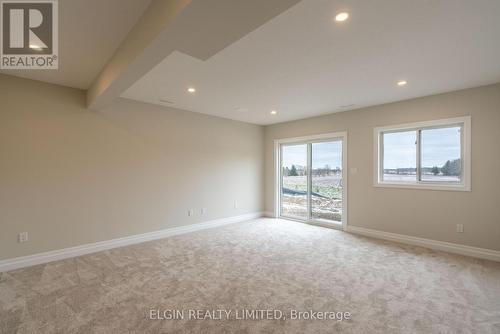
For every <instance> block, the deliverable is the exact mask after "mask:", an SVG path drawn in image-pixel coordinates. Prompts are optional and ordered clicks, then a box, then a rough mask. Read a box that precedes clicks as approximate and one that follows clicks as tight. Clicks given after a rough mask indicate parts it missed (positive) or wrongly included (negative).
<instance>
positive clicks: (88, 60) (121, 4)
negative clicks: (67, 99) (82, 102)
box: [1, 0, 151, 89]
mask: <svg viewBox="0 0 500 334" xmlns="http://www.w3.org/2000/svg"><path fill="white" fill-rule="evenodd" d="M150 2H151V0H104V1H103V0H59V69H58V70H2V71H1V72H2V73H6V74H10V75H15V76H19V77H23V78H29V79H34V80H40V81H46V82H50V83H55V84H59V85H63V86H69V87H75V88H81V89H87V88H88V87H89V86H90V84H91V83H92V81H93V80H94V79H95V77H96V76H97V74H99V72H100V71H101V69H102V68H103V66H104V65H105V64H106V62H107V61H108V59H109V58H110V57H111V56H112V55H113V53H114V52H115V50H116V48H117V47H118V45H119V44H120V43H121V41H122V40H123V39H124V38H125V36H126V35H127V34H128V32H129V31H130V29H132V27H133V26H134V24H135V23H136V22H137V20H138V19H139V18H140V17H141V15H142V13H143V12H144V10H145V9H146V8H147V6H148V5H149V3H150Z"/></svg>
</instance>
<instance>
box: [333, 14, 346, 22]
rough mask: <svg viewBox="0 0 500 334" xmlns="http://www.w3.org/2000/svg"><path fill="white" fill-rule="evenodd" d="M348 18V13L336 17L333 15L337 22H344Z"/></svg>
mask: <svg viewBox="0 0 500 334" xmlns="http://www.w3.org/2000/svg"><path fill="white" fill-rule="evenodd" d="M348 18H349V13H347V12H342V13H338V14H337V15H335V21H337V22H344V21H345V20H347V19H348Z"/></svg>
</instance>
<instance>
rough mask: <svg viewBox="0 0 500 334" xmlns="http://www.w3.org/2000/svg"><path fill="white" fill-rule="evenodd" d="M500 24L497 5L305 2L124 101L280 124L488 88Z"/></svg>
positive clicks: (161, 73)
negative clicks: (401, 83) (342, 15)
mask: <svg viewBox="0 0 500 334" xmlns="http://www.w3.org/2000/svg"><path fill="white" fill-rule="evenodd" d="M126 2H130V1H126ZM341 10H345V11H348V12H349V13H350V15H351V17H350V19H349V20H348V21H347V22H344V23H342V24H339V23H336V22H335V21H334V20H333V18H334V16H335V14H336V13H337V12H339V11H341ZM499 17H500V1H498V0H474V1H471V0H419V1H415V0H383V1H366V0H349V1H335V0H333V1H332V0H303V1H301V2H300V3H298V4H297V5H295V6H294V7H292V8H291V9H289V10H288V11H286V12H284V13H282V14H280V15H278V16H277V17H275V18H274V19H272V20H271V21H269V22H267V23H266V24H264V25H262V26H261V27H259V28H258V29H257V30H255V31H253V32H252V33H250V34H248V35H247V36H245V37H244V38H242V39H240V40H239V41H237V42H235V43H233V44H232V45H230V46H228V47H227V48H225V49H223V50H222V51H220V52H219V53H217V54H216V55H214V56H212V57H211V58H209V59H208V60H206V61H202V60H199V59H196V58H193V57H190V56H188V55H185V54H183V53H180V52H174V53H172V54H171V55H169V56H168V57H167V58H165V59H164V60H163V61H162V62H161V63H160V64H158V65H157V66H156V67H155V68H153V69H152V70H151V71H150V72H149V73H147V74H146V75H145V76H144V77H142V78H141V79H140V80H139V81H137V82H136V83H135V84H134V85H133V86H131V87H130V88H129V89H128V90H127V91H126V92H125V93H124V94H122V97H126V98H130V99H134V100H139V101H144V102H149V103H154V104H159V105H166V106H171V107H175V108H180V109H185V110H190V111H195V112H201V113H206V114H211V115H215V116H220V117H226V118H230V119H235V120H241V121H245V122H250V123H256V124H272V123H278V122H283V121H288V120H294V119H300V118H306V117H311V116H315V115H321V114H325V113H332V112H338V111H344V110H349V109H356V108H360V107H365V106H370V105H377V104H382V103H388V102H393V101H399V100H405V99H409V98H414V97H419V96H425V95H432V94H436V93H442V92H447V91H453V90H458V89H463V88H468V87H476V86H481V85H485V84H490V83H495V82H499V81H500V61H499V59H500V43H499V36H500V19H499ZM400 79H405V80H408V85H407V86H405V87H398V86H397V85H396V82H397V81H398V80H400ZM190 86H193V87H195V88H196V89H197V91H196V93H195V94H189V93H187V92H186V90H187V88H188V87H190ZM160 99H165V100H169V101H171V102H173V103H172V104H170V103H163V102H160ZM342 106H344V107H342ZM345 106H348V107H345ZM272 109H276V110H277V111H278V114H277V115H275V116H272V115H270V114H269V112H270V110H272Z"/></svg>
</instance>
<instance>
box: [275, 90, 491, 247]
mask: <svg viewBox="0 0 500 334" xmlns="http://www.w3.org/2000/svg"><path fill="white" fill-rule="evenodd" d="M464 115H471V116H472V191H471V192H452V191H436V190H433V191H432V190H420V189H418V190H415V189H394V188H375V187H373V168H374V166H373V128H374V127H376V126H384V125H390V124H401V123H408V122H416V121H427V120H434V119H442V118H449V117H457V116H464ZM343 130H346V131H347V132H348V150H347V152H348V168H351V167H357V168H358V173H357V174H356V175H350V174H349V175H348V177H349V179H348V181H349V185H348V187H349V191H348V224H349V225H353V226H360V227H365V228H370V229H375V230H380V231H386V232H393V233H400V234H407V235H411V236H416V237H422V238H429V239H434V240H440V241H448V242H454V243H460V244H466V245H470V246H476V247H482V248H490V249H495V250H500V84H498V85H492V86H486V87H482V88H475V89H469V90H464V91H459V92H453V93H448V94H442V95H435V96H430V97H424V98H419V99H413V100H408V101H403V102H398V103H392V104H387V105H382V106H376V107H370V108H364V109H359V110H355V111H348V112H343V113H336V114H331V115H326V116H321V117H314V118H309V119H305V120H299V121H294V122H287V123H282V124H277V125H271V126H267V127H266V128H265V164H266V169H265V199H266V211H270V212H271V211H273V207H274V200H273V185H274V181H273V180H274V169H273V141H274V139H278V138H287V137H297V136H304V135H312V134H321V133H328V132H334V131H343ZM458 223H461V224H464V233H456V232H455V225H456V224H458Z"/></svg>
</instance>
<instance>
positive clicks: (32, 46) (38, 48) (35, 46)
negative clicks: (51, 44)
mask: <svg viewBox="0 0 500 334" xmlns="http://www.w3.org/2000/svg"><path fill="white" fill-rule="evenodd" d="M30 49H34V50H38V51H40V50H42V48H41V47H40V46H38V45H35V44H30Z"/></svg>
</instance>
